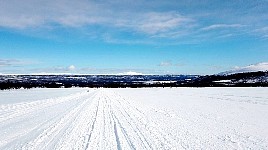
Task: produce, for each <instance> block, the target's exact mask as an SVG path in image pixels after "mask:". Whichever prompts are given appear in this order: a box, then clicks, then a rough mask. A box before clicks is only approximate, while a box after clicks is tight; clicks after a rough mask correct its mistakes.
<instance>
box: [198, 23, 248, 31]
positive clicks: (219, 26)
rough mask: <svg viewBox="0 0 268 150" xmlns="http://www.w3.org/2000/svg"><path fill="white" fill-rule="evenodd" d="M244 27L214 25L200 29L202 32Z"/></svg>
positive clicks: (238, 25)
mask: <svg viewBox="0 0 268 150" xmlns="http://www.w3.org/2000/svg"><path fill="white" fill-rule="evenodd" d="M244 26H245V25H241V24H214V25H210V26H207V27H204V28H202V30H205V31H207V30H216V29H224V28H241V27H244Z"/></svg>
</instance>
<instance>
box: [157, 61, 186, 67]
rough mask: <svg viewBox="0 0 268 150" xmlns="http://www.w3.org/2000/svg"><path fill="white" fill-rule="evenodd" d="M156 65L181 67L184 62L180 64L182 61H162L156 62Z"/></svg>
mask: <svg viewBox="0 0 268 150" xmlns="http://www.w3.org/2000/svg"><path fill="white" fill-rule="evenodd" d="M158 66H160V67H171V66H173V67H182V66H184V64H182V63H175V64H174V63H172V62H171V61H162V62H161V63H160V64H158Z"/></svg>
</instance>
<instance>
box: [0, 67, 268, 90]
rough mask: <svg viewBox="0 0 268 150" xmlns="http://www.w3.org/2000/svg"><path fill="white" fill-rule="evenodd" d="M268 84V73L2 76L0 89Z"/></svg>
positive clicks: (264, 85) (256, 85)
mask: <svg viewBox="0 0 268 150" xmlns="http://www.w3.org/2000/svg"><path fill="white" fill-rule="evenodd" d="M259 86H260V87H268V72H267V71H265V72H261V71H260V72H249V73H237V74H230V75H206V76H198V75H133V76H113V75H94V76H93V75H1V76H0V89H1V90H5V89H20V88H25V89H29V88H71V87H89V88H100V87H103V88H143V87H259Z"/></svg>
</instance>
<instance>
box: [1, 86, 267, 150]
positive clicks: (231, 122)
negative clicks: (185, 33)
mask: <svg viewBox="0 0 268 150" xmlns="http://www.w3.org/2000/svg"><path fill="white" fill-rule="evenodd" d="M267 93H268V88H142V89H103V88H101V89H88V88H71V89H30V90H24V89H20V90H10V91H0V133H1V136H0V149H1V150H2V149H64V150H65V149H268V94H267Z"/></svg>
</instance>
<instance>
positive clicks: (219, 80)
mask: <svg viewBox="0 0 268 150" xmlns="http://www.w3.org/2000/svg"><path fill="white" fill-rule="evenodd" d="M188 86H201V87H211V86H246V87H251V86H266V87H267V86H268V71H258V72H245V73H233V74H218V75H207V76H200V77H199V78H197V79H195V80H193V81H192V82H191V83H189V84H188Z"/></svg>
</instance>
